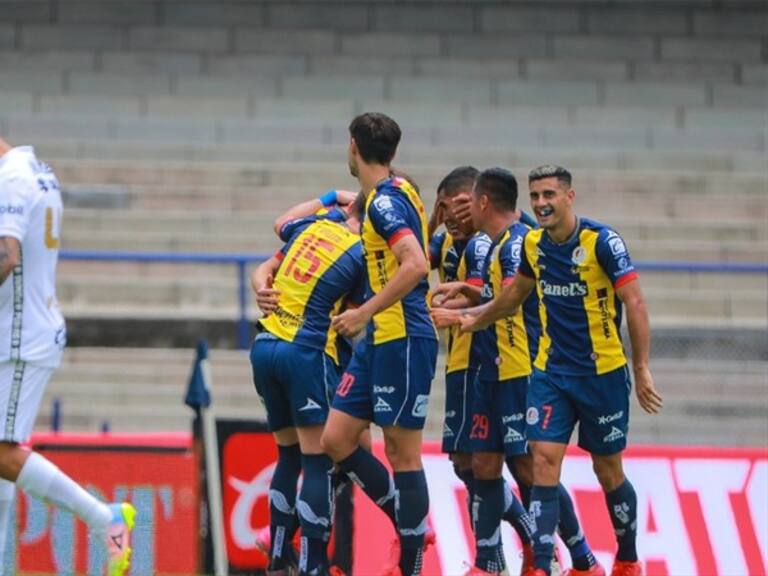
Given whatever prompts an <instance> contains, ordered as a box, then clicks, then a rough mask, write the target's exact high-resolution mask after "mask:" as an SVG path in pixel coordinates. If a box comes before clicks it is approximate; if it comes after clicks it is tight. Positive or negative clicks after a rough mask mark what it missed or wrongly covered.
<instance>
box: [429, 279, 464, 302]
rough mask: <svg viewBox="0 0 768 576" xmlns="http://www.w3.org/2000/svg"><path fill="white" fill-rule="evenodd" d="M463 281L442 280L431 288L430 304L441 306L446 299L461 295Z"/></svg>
mask: <svg viewBox="0 0 768 576" xmlns="http://www.w3.org/2000/svg"><path fill="white" fill-rule="evenodd" d="M463 287H464V282H442V283H441V284H438V285H437V286H435V288H434V290H432V306H442V305H443V304H445V303H446V302H447V301H448V300H453V299H454V298H456V296H461V294H462V288H463Z"/></svg>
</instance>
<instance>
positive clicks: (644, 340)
mask: <svg viewBox="0 0 768 576" xmlns="http://www.w3.org/2000/svg"><path fill="white" fill-rule="evenodd" d="M616 294H617V296H618V297H619V298H620V299H621V301H622V302H623V303H624V306H625V308H626V310H627V328H628V329H629V339H630V341H631V342H632V372H633V373H634V376H635V390H636V393H637V399H638V401H639V402H640V406H641V407H642V408H643V410H645V411H646V412H648V413H650V414H656V413H657V412H658V411H659V410H661V407H662V404H663V400H662V398H661V394H659V393H658V391H657V390H656V386H655V385H654V382H653V375H652V374H651V369H650V366H649V358H650V351H651V327H650V322H649V321H648V308H647V307H646V305H645V297H644V296H643V292H642V290H641V289H640V282H638V281H637V280H636V279H633V280H631V281H629V282H626V283H624V284H622V285H621V286H619V287H618V288H617V289H616Z"/></svg>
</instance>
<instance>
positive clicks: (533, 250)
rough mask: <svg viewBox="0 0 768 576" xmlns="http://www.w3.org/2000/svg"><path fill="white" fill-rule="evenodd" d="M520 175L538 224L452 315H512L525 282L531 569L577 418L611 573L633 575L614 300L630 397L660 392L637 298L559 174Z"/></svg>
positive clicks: (628, 264)
mask: <svg viewBox="0 0 768 576" xmlns="http://www.w3.org/2000/svg"><path fill="white" fill-rule="evenodd" d="M528 181H529V188H530V198H531V208H532V209H533V211H534V213H535V214H536V218H537V219H538V221H539V224H540V225H541V228H540V229H539V230H534V231H531V232H529V233H527V234H526V236H525V240H524V242H523V245H522V247H521V253H520V269H519V272H518V274H517V276H516V277H515V281H514V282H513V283H512V284H511V285H510V286H509V287H507V288H505V289H504V290H503V291H502V293H501V294H500V295H498V297H497V298H496V299H494V300H493V301H492V302H491V303H489V304H488V305H487V306H486V307H485V308H483V309H482V310H480V311H479V313H477V314H475V313H470V314H468V315H467V317H466V318H463V319H462V327H463V329H464V330H468V331H469V330H479V329H482V328H485V327H486V326H489V325H491V324H492V323H493V322H495V321H497V320H498V319H501V318H504V317H507V316H508V315H510V314H514V313H515V312H516V311H517V310H518V308H519V307H520V305H521V304H522V303H523V302H524V301H525V299H526V298H527V297H528V295H529V294H530V293H531V292H532V291H533V289H534V288H535V289H536V292H537V294H538V296H539V299H540V302H541V305H540V314H541V320H542V335H541V340H540V344H539V351H538V354H537V356H536V360H535V362H534V365H535V368H536V372H535V374H534V379H533V383H532V385H531V393H530V395H529V399H528V410H527V413H526V423H527V426H528V427H527V432H528V438H529V440H530V441H531V447H532V450H533V458H534V468H533V476H534V478H533V480H534V486H533V489H532V493H531V511H532V512H534V513H535V515H536V532H535V533H534V550H535V565H536V572H535V573H534V575H535V576H546V575H547V574H549V566H550V558H551V557H552V552H553V539H552V535H553V532H554V529H555V525H556V524H557V520H558V501H557V483H558V481H559V477H560V466H561V463H562V460H563V456H564V455H565V449H566V446H567V444H568V441H569V439H570V436H571V433H572V432H573V429H574V427H575V426H576V424H577V423H578V424H579V445H580V446H581V447H582V448H584V449H585V450H587V451H588V452H590V454H591V455H592V461H593V465H594V469H595V473H596V475H597V478H598V480H599V482H600V484H601V486H602V488H603V490H604V491H605V499H606V504H607V506H608V511H609V514H610V516H611V521H612V522H613V526H614V530H615V533H616V540H617V543H618V552H617V554H616V560H615V562H614V565H613V571H612V576H638V575H639V574H641V573H642V567H641V565H640V563H639V562H638V559H637V551H636V547H635V539H636V532H637V526H636V524H637V497H636V495H635V491H634V488H633V487H632V484H631V483H630V482H629V480H628V479H627V478H626V477H625V475H624V470H623V467H622V458H621V453H622V451H623V450H624V448H625V446H626V441H627V431H628V424H629V392H630V389H631V380H630V376H629V371H628V370H627V360H626V357H625V355H624V349H623V346H622V343H621V338H620V326H621V318H622V304H623V305H624V306H625V307H626V313H627V324H628V329H629V336H630V340H631V343H632V368H633V373H634V378H635V386H636V393H637V398H638V400H639V402H640V406H641V407H642V408H643V409H644V410H646V411H647V412H649V413H656V412H658V411H659V410H660V409H661V406H662V398H661V396H660V394H659V393H658V392H657V391H656V388H655V385H654V382H653V377H652V375H651V372H650V369H649V366H648V360H649V351H650V327H649V322H648V313H647V310H646V306H645V300H644V298H643V294H642V291H641V289H640V283H639V282H638V280H637V272H636V271H635V268H634V266H633V265H632V261H631V259H630V257H629V252H628V251H627V247H626V245H625V243H624V241H623V240H622V238H621V237H620V236H619V235H618V234H617V233H616V232H615V231H614V230H612V229H611V228H610V227H608V226H605V225H603V224H600V223H598V222H595V221H592V220H587V219H586V218H579V217H578V216H577V215H576V213H575V212H574V210H573V201H574V198H575V192H574V190H573V188H572V186H571V181H572V179H571V174H570V172H568V171H567V170H566V169H564V168H562V167H559V166H552V165H545V166H541V167H539V168H536V169H534V170H533V171H531V173H530V175H529V177H528Z"/></svg>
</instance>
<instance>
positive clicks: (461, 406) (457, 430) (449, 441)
mask: <svg viewBox="0 0 768 576" xmlns="http://www.w3.org/2000/svg"><path fill="white" fill-rule="evenodd" d="M477 370H478V369H477V368H467V369H465V370H455V371H454V372H449V373H448V374H446V375H445V423H444V424H443V452H445V453H446V454H453V453H454V452H464V453H469V452H472V444H471V442H470V440H469V430H470V428H471V422H472V398H473V397H474V390H475V378H476V377H477Z"/></svg>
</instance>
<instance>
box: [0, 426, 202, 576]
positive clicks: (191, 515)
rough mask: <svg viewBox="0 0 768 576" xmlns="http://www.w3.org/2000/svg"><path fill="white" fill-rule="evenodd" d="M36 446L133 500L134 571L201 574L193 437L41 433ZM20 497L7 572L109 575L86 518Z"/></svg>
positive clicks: (110, 496)
mask: <svg viewBox="0 0 768 576" xmlns="http://www.w3.org/2000/svg"><path fill="white" fill-rule="evenodd" d="M32 445H33V446H34V448H35V449H36V450H38V451H39V452H40V453H41V454H43V455H44V456H45V457H46V458H48V459H49V460H51V461H52V462H54V463H55V464H56V465H57V466H58V467H59V468H61V469H62V470H63V471H64V472H66V473H67V474H69V475H70V476H71V477H72V478H74V479H75V480H76V481H77V482H79V483H80V484H82V485H83V486H84V487H86V488H87V489H88V490H89V491H91V492H92V493H94V494H96V495H98V496H99V497H100V498H102V499H104V500H106V501H119V500H128V501H130V502H132V503H133V504H134V506H135V507H136V508H137V511H138V515H137V522H136V527H135V529H134V532H133V542H132V547H133V551H134V552H133V566H132V568H131V574H142V575H144V574H146V575H150V574H153V575H154V574H195V573H196V572H197V561H198V548H199V544H198V542H199V534H198V532H199V530H198V507H199V500H198V481H199V474H198V468H197V463H196V458H195V456H194V455H193V452H192V448H191V446H192V441H191V436H190V435H189V434H155V435H109V434H104V435H63V434H51V435H36V436H35V437H33V440H32ZM17 494H19V496H18V497H17V504H18V506H17V514H16V518H17V534H18V536H17V538H15V539H9V548H10V550H9V551H8V552H9V553H8V554H6V558H7V562H6V572H5V573H7V574H16V573H19V572H22V573H26V572H30V573H45V574H75V573H79V574H103V573H104V569H103V566H104V562H105V560H106V559H105V554H104V549H103V543H101V542H97V541H94V540H93V538H92V537H90V536H89V534H88V532H87V530H86V527H85V525H84V524H83V523H82V522H80V521H78V520H76V519H75V518H74V516H73V515H72V514H71V513H69V512H66V511H63V510H58V509H55V508H52V507H50V506H48V505H46V504H45V503H42V502H40V501H37V500H34V499H31V498H26V497H25V496H24V495H23V494H21V493H20V492H17ZM14 548H15V550H14ZM14 552H15V554H14ZM14 557H15V559H16V566H11V565H9V564H8V562H13V559H14Z"/></svg>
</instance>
